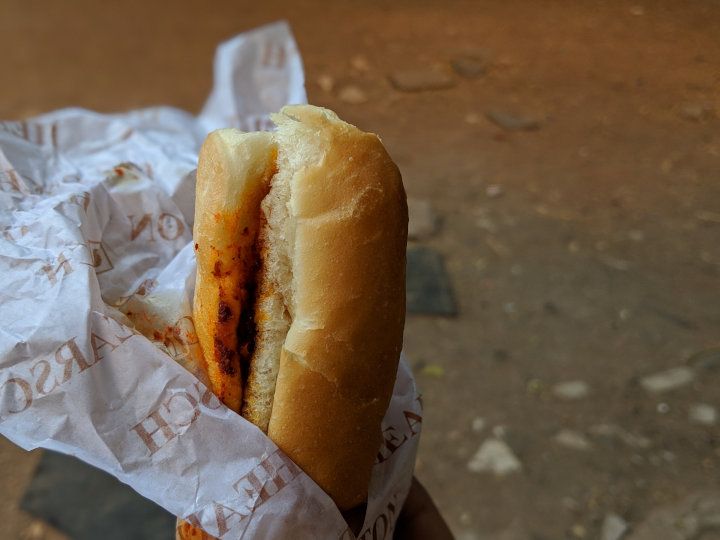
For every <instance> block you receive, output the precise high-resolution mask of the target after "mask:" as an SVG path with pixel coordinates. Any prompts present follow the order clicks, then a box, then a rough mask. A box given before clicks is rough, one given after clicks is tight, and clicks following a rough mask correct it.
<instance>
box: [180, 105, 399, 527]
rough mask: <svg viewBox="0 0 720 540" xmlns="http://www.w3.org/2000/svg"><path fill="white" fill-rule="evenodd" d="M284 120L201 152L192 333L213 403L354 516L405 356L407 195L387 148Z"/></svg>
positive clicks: (291, 116)
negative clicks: (238, 415)
mask: <svg viewBox="0 0 720 540" xmlns="http://www.w3.org/2000/svg"><path fill="white" fill-rule="evenodd" d="M272 118H273V121H274V122H275V123H276V124H277V126H278V130H277V131H276V132H275V133H272V134H270V133H256V134H243V133H240V132H238V131H235V130H220V131H216V132H213V133H211V134H210V135H209V136H208V138H207V140H206V141H205V143H204V145H203V148H202V150H201V152H200V157H199V163H198V172H197V195H196V213H195V215H196V217H195V242H196V250H197V255H198V273H197V283H196V293H195V305H194V313H195V325H196V328H197V330H198V336H199V338H200V342H201V345H202V349H203V354H204V356H205V361H206V364H207V366H206V367H207V371H208V374H209V378H210V380H211V384H212V390H213V391H214V392H215V393H216V394H217V395H218V396H219V397H220V398H221V399H222V400H223V401H224V402H225V403H226V404H228V406H230V407H231V408H233V409H235V410H238V408H237V407H239V405H240V403H242V407H241V411H242V414H243V416H244V417H245V418H247V419H248V420H250V421H251V422H253V423H255V424H256V425H257V426H259V427H260V429H262V430H263V431H265V432H266V433H267V434H268V436H269V437H270V438H271V439H272V440H273V441H274V442H275V443H276V444H277V445H278V446H279V447H280V448H281V449H282V450H283V451H284V452H285V453H286V454H287V455H288V456H289V457H290V458H291V459H292V460H293V461H294V462H295V463H297V464H298V465H299V466H300V467H301V468H302V469H303V470H304V471H305V472H306V473H307V474H308V475H309V476H310V477H311V478H313V479H314V480H315V482H317V484H318V485H319V486H320V487H321V488H322V489H323V490H325V492H327V493H328V494H329V495H330V496H331V497H332V499H333V500H334V501H335V503H336V504H337V505H338V507H339V508H340V509H341V510H348V509H350V508H353V507H355V506H357V505H358V504H361V503H362V502H363V501H365V499H366V497H367V492H368V485H369V482H370V473H371V470H372V466H373V463H374V461H375V457H376V455H377V452H378V449H379V447H380V443H381V429H380V423H381V420H382V418H383V416H384V414H385V411H386V409H387V407H388V404H389V401H390V397H391V394H392V388H393V385H394V382H395V375H396V372H397V364H398V360H399V356H400V350H401V347H402V336H403V326H404V320H405V245H406V240H407V203H406V198H405V192H404V189H403V185H402V180H401V177H400V173H399V171H398V169H397V167H396V166H395V164H394V163H393V161H392V160H391V159H390V157H389V156H388V154H387V152H386V151H385V149H384V147H383V145H382V143H381V142H380V139H379V138H378V137H377V136H376V135H373V134H369V133H364V132H362V131H360V130H359V129H357V128H356V127H354V126H352V125H350V124H347V123H345V122H343V121H342V120H340V119H339V118H338V117H337V116H336V115H335V113H333V112H332V111H329V110H326V109H322V108H319V107H313V106H309V105H295V106H288V107H285V108H283V109H282V111H280V113H279V114H275V115H273V116H272ZM243 321H244V322H243ZM233 325H234V327H235V328H238V326H239V328H240V330H239V331H238V332H235V333H233V331H232V327H233ZM251 334H252V335H251ZM228 350H230V351H235V354H234V355H228V354H227V351H228ZM243 360H247V361H249V366H247V367H243ZM182 527H184V528H182ZM181 529H182V531H181ZM185 529H187V530H185ZM183 531H184V532H183ZM181 532H182V535H181ZM192 534H199V532H198V531H193V530H192V528H191V527H189V525H187V524H185V525H182V526H179V528H178V538H193V536H191V535H192ZM183 535H184V536H183Z"/></svg>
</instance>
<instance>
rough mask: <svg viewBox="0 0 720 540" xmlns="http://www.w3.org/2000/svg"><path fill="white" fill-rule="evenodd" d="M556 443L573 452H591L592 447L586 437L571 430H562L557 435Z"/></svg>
mask: <svg viewBox="0 0 720 540" xmlns="http://www.w3.org/2000/svg"><path fill="white" fill-rule="evenodd" d="M555 442H556V443H558V444H559V445H560V446H564V447H565V448H570V449H571V450H589V449H590V448H591V447H592V444H590V441H588V440H587V438H586V437H585V435H583V434H582V433H580V432H579V431H573V430H571V429H563V430H560V431H559V432H558V433H557V434H556V435H555Z"/></svg>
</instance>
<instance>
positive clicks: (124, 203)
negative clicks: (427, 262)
mask: <svg viewBox="0 0 720 540" xmlns="http://www.w3.org/2000/svg"><path fill="white" fill-rule="evenodd" d="M303 84H304V81H303V71H302V63H301V59H300V56H299V53H298V51H297V47H296V45H295V42H294V40H293V38H292V35H291V33H290V30H289V28H288V26H287V25H286V24H285V23H276V24H273V25H269V26H266V27H263V28H260V29H258V30H255V31H252V32H248V33H246V34H242V35H239V36H237V37H236V38H234V39H232V40H230V41H228V42H226V43H224V44H222V45H221V46H220V47H219V49H218V51H217V55H216V59H215V84H214V88H213V91H212V94H211V95H210V98H209V99H208V101H207V104H206V106H205V108H204V109H203V112H202V113H201V114H200V116H199V117H197V118H196V117H193V116H191V115H189V114H188V113H186V112H183V111H180V110H177V109H173V108H168V107H154V108H149V109H143V110H138V111H131V112H128V113H123V114H113V115H103V114H97V113H94V112H90V111H86V110H82V109H64V110H60V111H55V112H52V113H49V114H45V115H42V116H40V117H37V118H34V119H32V120H27V121H23V122H2V123H0V227H2V230H1V233H0V271H1V272H2V273H1V274H0V275H1V276H2V280H0V433H2V434H3V435H5V436H6V437H8V438H9V439H11V440H12V441H14V442H15V443H16V444H18V445H20V446H22V447H23V448H25V449H32V448H37V447H43V448H49V449H52V450H57V451H59V452H63V453H66V454H71V455H74V456H77V457H78V458H80V459H82V460H84V461H86V462H88V463H90V464H92V465H94V466H96V467H99V468H100V469H103V470H105V471H107V472H109V473H111V474H113V475H114V476H116V477H117V478H119V479H120V480H121V481H123V482H125V483H127V484H129V485H130V486H132V487H133V488H134V489H135V490H137V491H138V492H139V493H141V494H142V495H144V496H145V497H147V498H149V499H152V500H153V501H155V502H156V503H158V504H160V505H161V506H163V507H164V508H166V509H167V510H168V511H170V512H172V513H173V514H175V515H178V516H182V517H185V518H186V519H188V520H190V521H191V522H193V523H196V524H199V525H201V526H202V528H204V529H205V530H206V531H207V532H209V533H211V534H213V535H215V536H218V537H220V538H241V537H242V538H271V537H273V538H352V537H353V535H352V533H351V532H350V531H349V530H348V528H347V525H346V524H345V522H344V520H343V519H342V516H341V515H340V513H339V512H338V510H337V508H336V507H335V506H334V504H333V502H332V501H331V500H330V498H329V497H328V496H327V495H326V494H325V493H324V492H322V491H321V490H320V489H319V488H318V487H317V486H316V485H315V483H314V482H313V481H312V480H311V479H310V478H309V477H308V476H306V475H305V474H304V473H303V472H301V471H300V470H299V469H298V468H297V467H296V466H295V465H294V464H293V463H292V462H291V461H290V460H289V459H288V458H287V457H286V456H285V455H284V454H283V453H282V452H280V451H279V450H278V448H277V447H276V446H275V445H274V444H273V443H272V441H270V440H269V439H268V438H267V437H265V436H264V435H263V434H262V433H261V432H260V431H259V430H258V429H257V428H255V427H254V426H253V425H252V424H250V423H248V422H246V421H245V420H244V419H242V418H241V417H239V416H238V415H236V414H235V413H233V412H231V411H229V410H228V409H227V408H225V407H224V406H223V405H222V404H221V403H220V402H219V401H218V400H217V399H216V398H215V397H214V396H213V395H212V394H211V393H210V392H209V391H208V390H207V388H206V387H205V385H204V384H203V383H202V382H201V380H200V379H201V377H200V375H199V373H197V371H196V370H195V369H194V366H195V363H194V358H197V354H198V344H197V339H196V337H195V334H194V329H193V323H192V318H191V313H192V309H191V301H192V289H193V286H194V276H195V258H194V253H193V249H192V243H191V239H192V218H193V203H194V169H195V166H196V159H197V152H198V149H199V147H200V144H201V142H202V140H203V138H204V137H205V135H206V134H207V133H208V131H209V130H212V129H215V128H218V127H226V126H236V127H239V128H241V129H245V130H256V129H265V128H267V127H269V125H270V124H269V121H268V117H267V114H268V113H269V112H272V111H276V110H279V109H280V107H281V106H282V105H284V104H286V103H300V102H305V100H306V97H305V91H304V86H303ZM181 366H185V368H187V369H184V368H183V367H181ZM191 372H192V373H191ZM421 414H422V412H421V405H420V401H419V397H418V396H417V393H416V390H415V386H414V382H413V379H412V376H411V374H410V371H409V369H408V368H407V366H406V364H405V363H404V362H401V364H400V368H399V371H398V378H397V382H396V385H395V390H394V395H393V398H392V403H391V405H390V408H389V410H388V412H387V415H386V417H385V419H384V424H383V428H384V437H385V441H384V444H383V445H382V447H381V448H380V449H379V453H378V458H377V462H376V465H375V468H374V470H373V476H372V481H371V486H370V497H369V501H368V508H367V513H366V519H365V523H364V526H363V529H362V531H361V533H360V535H359V537H360V538H365V539H371V538H372V539H382V538H390V537H391V536H392V530H393V527H394V524H395V519H396V517H397V515H398V513H399V511H400V508H401V506H402V504H403V501H404V499H405V497H406V494H407V491H408V489H409V485H410V481H411V476H412V469H413V463H414V458H415V452H416V449H417V444H418V433H419V431H420V426H421V422H422V418H421Z"/></svg>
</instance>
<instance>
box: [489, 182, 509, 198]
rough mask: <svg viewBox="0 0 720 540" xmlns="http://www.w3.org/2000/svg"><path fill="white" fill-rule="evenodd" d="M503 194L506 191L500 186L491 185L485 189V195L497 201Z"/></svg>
mask: <svg viewBox="0 0 720 540" xmlns="http://www.w3.org/2000/svg"><path fill="white" fill-rule="evenodd" d="M503 193H505V191H504V190H503V188H502V186H501V185H499V184H490V185H489V186H487V187H486V188H485V195H487V196H488V197H490V198H491V199H496V198H497V197H500V196H501V195H502V194H503Z"/></svg>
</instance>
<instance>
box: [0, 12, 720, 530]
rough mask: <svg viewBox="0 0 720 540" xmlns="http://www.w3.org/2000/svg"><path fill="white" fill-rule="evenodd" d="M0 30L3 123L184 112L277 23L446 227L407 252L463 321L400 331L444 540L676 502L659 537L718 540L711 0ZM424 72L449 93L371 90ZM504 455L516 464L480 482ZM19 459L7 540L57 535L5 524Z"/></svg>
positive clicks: (717, 123)
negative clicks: (88, 114) (439, 268)
mask: <svg viewBox="0 0 720 540" xmlns="http://www.w3.org/2000/svg"><path fill="white" fill-rule="evenodd" d="M204 6H207V7H204ZM0 12H2V16H0V50H1V51H3V53H2V61H3V75H2V83H3V84H2V85H1V86H0V118H3V119H17V118H21V117H26V116H30V115H33V114H37V113H40V112H44V111H48V110H52V109H55V108H58V107H62V106H68V105H78V106H84V107H88V108H92V109H97V110H100V111H117V110H124V109H128V108H135V107H141V106H149V105H155V104H169V105H174V106H177V107H181V108H184V109H188V110H190V111H194V112H196V111H198V110H199V108H200V107H201V105H202V103H203V101H204V98H205V97H206V95H207V93H208V91H209V88H210V84H211V78H210V77H211V66H212V55H213V51H214V48H215V46H216V45H217V43H218V42H220V41H221V40H223V39H226V38H228V37H231V36H232V35H234V34H236V33H238V32H240V31H243V30H246V29H249V28H252V27H254V26H257V25H259V24H262V23H266V22H270V21H273V20H276V19H279V18H286V19H288V20H289V21H290V23H291V25H292V28H293V31H294V33H295V36H296V39H297V41H298V44H299V47H300V50H301V53H302V55H303V58H304V63H305V69H306V77H307V90H308V95H309V99H310V101H311V102H312V103H315V104H318V105H323V106H327V107H330V108H333V109H335V110H336V111H337V112H338V113H339V114H340V116H341V117H343V118H345V119H347V120H348V121H350V122H352V123H355V124H357V125H359V126H361V127H362V128H364V129H366V130H371V131H375V132H377V133H379V134H380V135H381V136H382V138H383V140H384V141H385V143H386V145H387V147H388V149H389V151H390V153H391V155H392V156H393V157H394V158H395V159H396V161H397V162H398V164H399V166H400V169H401V171H402V173H403V177H404V181H405V185H406V189H407V192H408V195H409V196H410V197H412V198H413V199H418V200H424V201H429V202H430V204H431V205H432V207H433V209H434V212H435V213H436V214H437V216H438V217H439V220H440V223H441V224H440V227H439V230H438V231H437V232H436V233H434V234H426V235H425V236H424V237H423V238H421V239H420V242H421V243H422V244H424V245H427V246H429V247H431V248H434V249H435V250H437V251H438V252H440V253H441V254H443V256H444V258H445V262H446V266H447V270H448V273H449V276H450V279H451V282H452V285H453V289H454V293H455V297H456V299H457V302H458V307H459V314H458V316H457V317H450V318H448V317H445V318H442V317H424V316H411V317H410V318H409V320H408V323H407V329H406V351H407V353H408V356H409V358H410V360H411V363H412V364H413V366H414V367H415V369H416V373H417V378H418V383H419V385H420V387H421V390H422V392H423V394H424V402H425V408H426V417H425V422H424V432H423V436H422V443H421V449H420V455H419V458H418V463H417V474H418V477H419V478H420V479H421V481H422V482H423V483H425V485H426V486H427V487H428V489H429V490H430V492H431V493H432V494H433V496H434V498H435V499H436V501H437V503H438V505H439V506H440V508H441V510H442V513H443V514H444V516H445V517H446V519H447V520H448V522H449V524H450V526H451V528H452V530H453V531H454V533H455V534H456V535H457V537H458V538H460V539H466V540H473V539H484V538H493V539H501V538H504V539H506V540H507V539H514V538H518V539H526V538H527V539H536V540H537V539H547V540H549V539H556V538H584V537H587V538H599V537H600V534H601V531H602V529H603V526H604V528H605V531H604V532H603V534H605V533H607V531H608V527H609V526H608V524H607V523H605V525H603V523H604V522H606V521H607V519H608V518H607V516H608V515H610V514H614V515H616V517H617V519H618V520H619V522H622V523H625V524H626V525H627V526H628V527H629V528H630V529H629V531H628V532H627V533H626V537H627V538H635V539H638V540H640V539H645V538H648V539H649V538H653V536H648V535H649V534H651V533H648V532H647V531H650V530H653V529H652V527H653V526H654V525H653V523H655V525H657V523H660V522H662V519H661V518H662V516H665V517H666V518H668V519H669V521H668V523H674V522H676V521H677V519H676V518H677V516H678V515H680V513H682V509H681V507H682V505H683V504H685V502H687V501H688V500H691V499H688V497H690V498H692V497H696V498H700V499H702V501H704V503H703V504H705V507H707V506H708V504H710V505H711V506H712V504H715V505H716V506H715V507H714V508H716V510H717V512H716V513H715V514H712V516H710V517H709V518H708V517H707V516H705V517H702V518H699V517H698V515H699V514H698V513H697V512H699V510H697V511H695V510H692V511H690V510H689V511H688V512H689V513H688V515H690V516H691V517H693V518H697V519H699V520H700V521H702V519H705V520H706V523H705V522H703V523H705V524H704V525H703V524H701V525H698V527H696V529H694V530H693V531H690V532H686V533H685V532H682V533H677V531H675V529H672V527H669V528H665V529H661V530H662V531H663V532H662V533H660V536H655V538H669V539H674V538H686V539H690V538H698V539H699V538H702V539H703V540H709V539H711V538H720V533H718V532H712V531H713V527H714V526H717V525H719V524H720V502H718V500H719V498H720V482H719V480H718V478H719V476H718V475H719V473H720V429H719V428H718V423H717V419H716V418H714V417H713V415H712V411H715V417H716V416H717V410H718V409H719V408H720V393H719V392H718V390H717V388H718V385H719V384H720V354H719V353H718V352H717V350H715V349H714V348H715V347H718V346H720V336H719V335H718V331H717V329H718V327H719V325H720V293H719V290H720V288H719V287H718V278H719V276H720V242H718V233H719V232H720V120H719V119H718V118H719V117H720V4H718V3H717V2H714V1H711V0H706V1H696V2H671V1H665V0H654V1H653V2H649V1H645V2H622V1H615V0H613V1H610V0H608V1H585V2H566V1H537V2H529V1H528V2H522V1H517V0H506V1H502V2H501V1H492V2H490V1H487V2H481V1H476V2H458V1H450V0H446V1H444V2H429V1H422V0H415V1H412V2H410V1H397V2H392V3H391V2H379V1H366V2H343V3H340V2H336V3H328V4H327V5H326V4H325V3H324V2H303V3H298V2H289V1H282V2H265V3H263V5H262V7H257V4H255V5H253V4H250V3H249V2H238V1H235V2H229V1H218V2H213V3H207V4H206V3H204V2H184V3H173V4H172V7H171V4H170V3H167V4H161V3H153V4H150V3H148V5H146V3H144V2H122V3H119V2H111V3H94V2H87V1H82V2H72V3H50V2H21V1H19V0H16V1H7V0H3V1H1V2H0ZM461 58H465V59H467V58H471V59H472V61H471V64H472V66H475V67H477V66H478V64H480V65H481V67H480V68H478V69H477V70H476V71H477V72H478V73H476V74H475V75H476V76H475V77H474V78H473V77H468V76H467V75H470V73H468V72H467V70H466V71H465V75H466V76H463V75H461V74H459V73H457V72H456V71H454V70H453V68H452V63H453V61H455V63H456V64H457V62H458V60H459V59H461ZM472 66H471V67H472ZM430 67H434V68H437V69H440V70H442V71H444V72H446V73H448V74H450V75H451V82H450V83H448V84H450V85H451V86H450V87H447V88H443V89H436V90H426V91H419V92H405V91H401V90H398V89H396V88H395V87H394V86H393V85H392V84H391V82H390V80H389V77H390V76H391V75H392V74H394V73H397V72H398V71H399V70H404V69H409V68H413V69H415V68H422V69H427V68H430ZM458 69H460V70H461V71H462V68H458ZM348 88H350V89H351V90H348ZM488 115H490V116H493V115H494V118H495V121H491V120H490V119H489V118H488ZM509 116H512V118H510V121H508V117H509ZM498 117H499V119H498ZM503 119H504V120H503ZM508 122H509V123H508ZM513 122H514V125H513ZM498 124H504V126H505V127H502V126H501V125H498ZM702 351H705V353H704V354H702V355H699V356H698V353H701V352H702ZM670 368H678V369H676V370H675V371H673V372H671V373H669V374H668V373H662V372H664V370H667V369H670ZM656 373H659V374H660V375H659V376H658V377H656V378H655V379H645V378H644V377H646V376H647V375H651V374H656ZM568 381H575V382H576V384H573V385H565V386H560V387H557V386H556V385H557V383H562V382H568ZM658 381H659V383H658ZM663 381H665V386H663V384H664V383H663ZM653 383H657V384H653ZM670 387H671V388H670ZM568 388H569V389H570V390H568ZM573 389H574V390H573ZM488 442H490V443H491V444H490V445H488V444H487V443H488ZM498 447H499V448H500V450H501V453H504V456H501V457H504V458H505V459H506V460H507V459H508V458H509V459H510V466H509V467H508V468H505V469H502V467H501V468H500V469H498V468H497V467H495V470H496V471H497V472H493V471H492V470H487V469H488V468H489V469H493V464H494V465H497V459H496V458H497V456H495V458H493V457H492V456H489V454H491V453H492V452H490V450H492V449H495V450H497V449H498ZM483 449H484V450H483ZM513 456H514V459H513ZM36 459H37V456H36V455H33V454H30V455H28V454H26V453H25V452H23V451H21V450H19V449H17V448H14V447H13V446H12V445H10V444H9V443H8V442H7V441H4V440H3V441H0V464H1V466H0V484H2V486H3V488H4V489H3V491H4V494H5V496H4V498H3V503H2V505H0V522H2V523H3V524H4V525H3V526H4V528H5V530H6V531H10V533H9V534H10V536H8V537H11V538H17V537H25V538H42V537H47V538H56V536H55V535H54V534H53V533H52V532H51V531H48V530H47V529H42V527H40V526H39V525H32V524H31V519H30V517H29V516H27V515H24V514H22V513H21V512H20V511H19V510H18V509H17V501H18V499H19V497H20V496H21V494H22V492H23V490H24V488H25V485H26V483H27V481H28V479H29V477H30V474H31V471H32V467H33V464H34V462H35V460H36ZM504 463H506V464H507V463H508V462H507V461H505V462H504ZM513 468H514V469H516V470H513ZM700 499H698V500H700ZM692 500H694V499H692ZM708 501H709V502H708ZM673 512H674V513H673ZM693 512H695V513H693ZM706 513H707V512H706ZM683 515H684V514H683ZM658 516H661V517H660V518H659V517H658ZM668 516H669V517H668ZM673 516H674V517H673ZM706 518H707V519H706ZM613 519H614V518H613ZM697 519H696V520H697ZM713 519H714V521H713ZM653 520H655V522H653ZM658 520H660V521H658ZM673 520H675V521H673ZM713 523H714V524H715V525H713ZM33 527H35V529H34V530H33ZM38 531H39V532H38ZM676 533H677V534H678V535H679V534H684V535H685V536H673V534H676ZM643 534H645V536H643ZM33 535H34V536H33ZM43 535H48V536H43ZM713 535H717V536H713ZM604 538H608V539H611V540H612V539H613V538H619V536H618V537H612V536H606V537H604Z"/></svg>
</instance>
